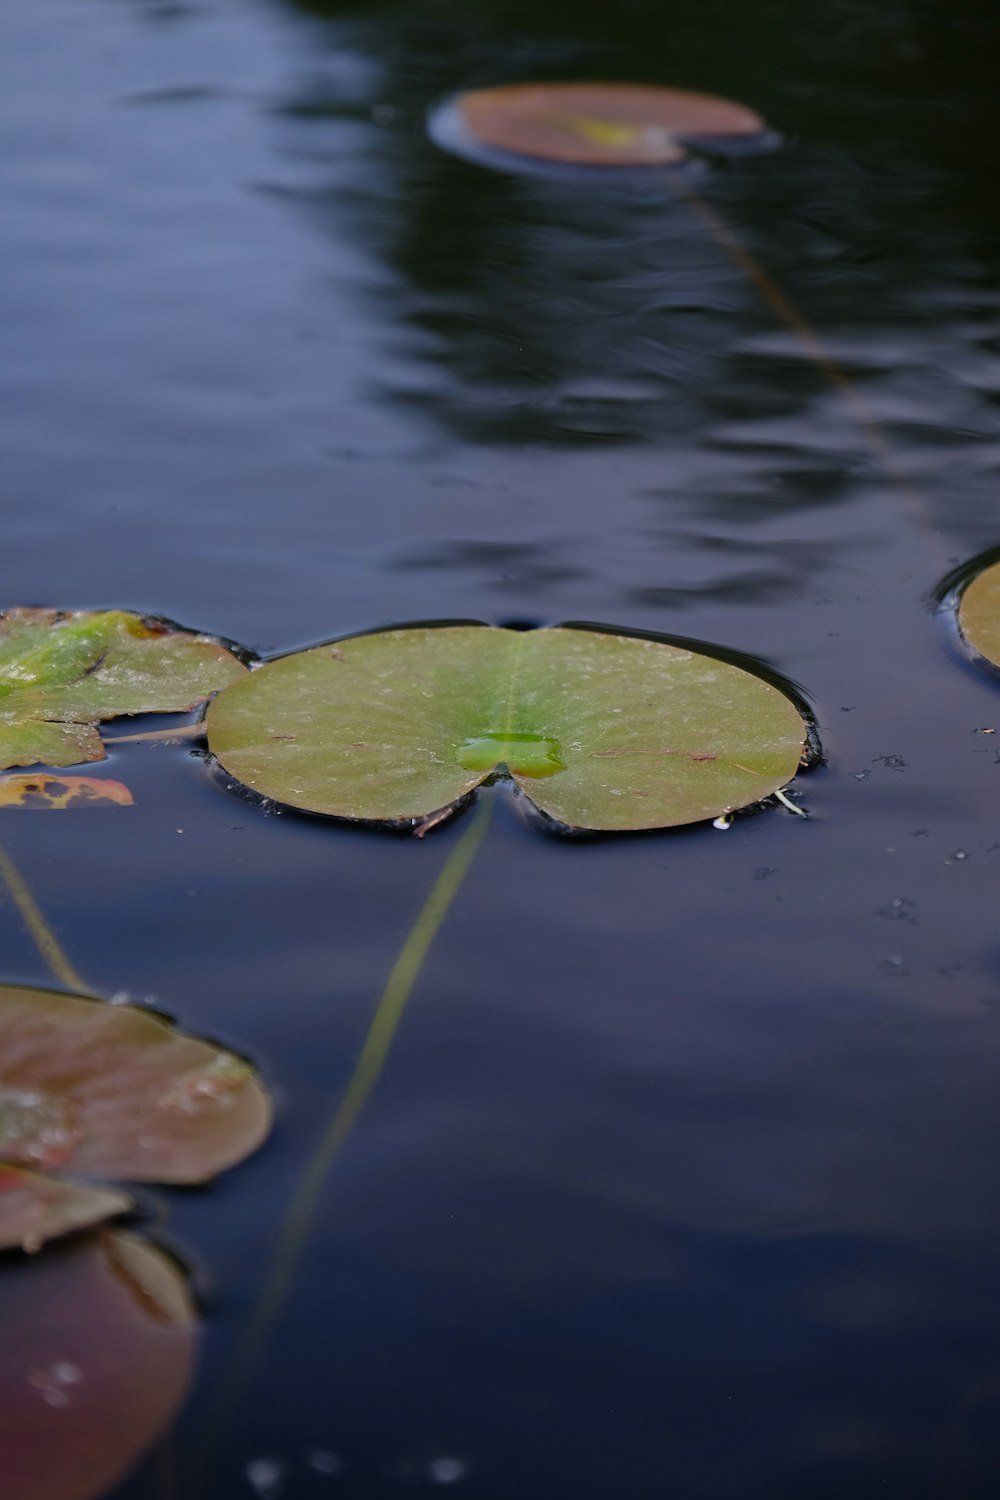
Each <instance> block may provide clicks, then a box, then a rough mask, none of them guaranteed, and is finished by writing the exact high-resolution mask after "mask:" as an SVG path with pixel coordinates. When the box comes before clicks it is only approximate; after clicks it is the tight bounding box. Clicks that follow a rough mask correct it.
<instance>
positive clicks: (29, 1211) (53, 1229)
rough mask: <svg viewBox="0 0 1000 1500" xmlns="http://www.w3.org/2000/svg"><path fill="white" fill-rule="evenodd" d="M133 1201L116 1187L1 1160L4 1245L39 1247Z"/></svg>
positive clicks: (0, 1229) (110, 1216) (0, 1208)
mask: <svg viewBox="0 0 1000 1500" xmlns="http://www.w3.org/2000/svg"><path fill="white" fill-rule="evenodd" d="M2 1128H3V1127H2V1122H0V1131H2ZM131 1206H132V1204H131V1199H130V1198H127V1197H126V1196H125V1194H124V1193H120V1192H118V1191H117V1190H116V1189H113V1188H98V1187H90V1186H89V1185H88V1184H86V1183H79V1182H63V1181H61V1180H60V1179H59V1178H57V1177H46V1176H44V1175H42V1174H40V1173H38V1172H26V1171H24V1170H22V1169H21V1168H20V1167H8V1166H3V1165H0V1250H13V1249H18V1248H19V1249H21V1250H29V1251H34V1250H39V1249H41V1247H42V1245H44V1244H45V1242H46V1241H47V1240H51V1239H56V1238H57V1237H58V1236H59V1235H63V1234H73V1233H75V1231H76V1230H78V1229H89V1228H91V1227H92V1226H93V1225H94V1224H100V1223H101V1222H102V1221H103V1220H104V1219H113V1218H116V1217H117V1216H118V1215H119V1214H123V1213H127V1212H128V1210H129V1208H130V1207H131Z"/></svg>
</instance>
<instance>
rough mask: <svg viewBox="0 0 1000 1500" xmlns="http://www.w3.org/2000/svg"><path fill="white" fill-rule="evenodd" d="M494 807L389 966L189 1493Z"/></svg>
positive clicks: (486, 804)
mask: <svg viewBox="0 0 1000 1500" xmlns="http://www.w3.org/2000/svg"><path fill="white" fill-rule="evenodd" d="M494 801H495V798H493V797H482V798H480V799H479V805H478V807H477V808H476V810H475V812H474V813H473V815H472V819H471V821H470V823H469V824H468V826H467V827H466V828H465V830H464V831H463V833H462V835H461V837H460V838H459V839H458V841H457V843H456V844H455V846H454V848H453V849H452V851H451V853H450V854H449V856H448V858H447V859H446V861H445V863H444V866H443V868H442V870H441V873H440V875H439V876H438V878H437V880H436V881H435V883H434V887H433V889H432V890H431V893H430V895H429V896H428V898H427V900H426V901H425V903H424V905H423V907H422V908H421V910H420V913H419V915H418V916H417V919H416V921H415V922H414V924H413V926H412V927H411V929H410V931H409V934H408V936H407V938H406V941H405V942H404V944H403V946H402V948H401V949H400V952H399V956H398V958H397V959H396V962H395V963H394V964H393V967H392V970H391V972H390V974H389V978H388V980H387V981H386V985H385V989H384V990H383V991H382V995H381V998H380V999H379V1002H378V1005H377V1006H376V1008H375V1014H374V1016H373V1017H372V1021H371V1025H370V1026H369V1028H368V1034H367V1036H366V1037H365V1040H364V1044H363V1046H362V1048H361V1052H360V1054H359V1056H358V1060H357V1062H356V1063H355V1066H354V1072H353V1073H352V1074H351V1077H350V1079H349V1081H348V1084H347V1088H346V1090H345V1091H344V1093H343V1095H342V1096H341V1098H340V1101H339V1103H338V1104H337V1107H336V1109H335V1110H334V1112H333V1114H332V1115H331V1117H330V1120H329V1123H328V1124H327V1126H326V1128H325V1130H324V1131H323V1134H322V1135H321V1137H320V1139H319V1141H318V1143H317V1145H316V1147H315V1149H314V1151H313V1153H312V1155H311V1156H310V1157H309V1159H308V1160H307V1162H306V1164H305V1167H304V1168H303V1170H302V1174H301V1176H300V1177H299V1180H298V1183H297V1185H296V1188H295V1191H294V1193H293V1195H292V1200H291V1202H290V1203H289V1205H288V1210H287V1212H286V1214H285V1218H284V1222H283V1223H282V1226H281V1231H280V1234H279V1236H278V1241H277V1245H276V1246H275V1250H274V1254H273V1256H272V1258H271V1262H270V1265H269V1267H268V1271H267V1276H266V1279H265V1281H264V1285H263V1287H262V1288H261V1292H260V1295H259V1297H258V1299H257V1302H256V1304H255V1306H254V1308H253V1310H252V1312H251V1315H250V1320H249V1323H248V1325H247V1328H246V1332H245V1334H244V1336H243V1338H242V1339H241V1341H240V1343H239V1345H238V1347H237V1350H236V1353H235V1355H234V1357H233V1361H232V1365H231V1376H230V1379H229V1381H228V1382H227V1383H226V1385H225V1386H224V1388H223V1394H222V1397H221V1398H220V1402H219V1407H218V1409H217V1412H216V1415H215V1418H214V1420H213V1422H212V1425H211V1428H210V1431H209V1433H208V1434H207V1435H206V1440H205V1445H204V1448H203V1451H202V1464H201V1466H200V1467H201V1473H200V1474H199V1475H197V1476H196V1478H197V1480H198V1481H199V1482H198V1483H196V1485H195V1486H194V1487H193V1490H194V1493H195V1494H201V1493H203V1486H202V1483H201V1481H202V1479H204V1478H205V1477H206V1476H207V1470H208V1460H209V1456H210V1454H211V1451H212V1449H213V1448H214V1447H215V1446H216V1444H217V1443H218V1442H219V1441H220V1440H221V1439H222V1438H223V1437H224V1435H225V1433H226V1431H227V1429H228V1428H229V1425H230V1423H231V1421H232V1418H233V1416H234V1415H235V1412H236V1409H237V1407H238V1405H239V1402H240V1399H241V1398H242V1396H243V1394H244V1392H245V1391H246V1389H247V1387H248V1386H249V1384H250V1382H251V1380H252V1379H253V1376H254V1374H255V1372H256V1370H257V1367H258V1365H259V1362H260V1358H261V1355H262V1354H263V1351H264V1349H265V1347H266V1345H267V1342H268V1339H269V1338H270V1336H271V1334H272V1332H273V1331H274V1328H275V1326H276V1325H277V1323H278V1320H279V1318H280V1316H281V1313H282V1311H283V1309H284V1306H285V1303H286V1301H287V1299H288V1296H289V1293H290V1291H291V1289H292V1283H293V1280H294V1277H295V1272H296V1270H297V1268H298V1264H299V1260H300V1259H301V1256H302V1252H303V1249H304V1248H305V1244H306V1241H307V1239H308V1237H309V1233H310V1230H311V1229H312V1226H313V1221H314V1219H315V1217H316V1212H317V1209H318V1208H319V1203H320V1198H321V1196H322V1193H323V1187H324V1184H325V1181H326V1177H327V1173H328V1172H329V1170H330V1167H331V1166H332V1164H333V1162H334V1160H335V1158H336V1157H337V1155H338V1153H339V1152H340V1151H341V1149H342V1148H343V1146H344V1143H345V1142H346V1140H347V1138H348V1136H349V1135H350V1133H351V1131H352V1129H353V1128H354V1126H355V1124H356V1123H357V1120H358V1117H359V1115H360V1114H361V1111H362V1110H363V1109H364V1106H365V1104H366V1103H367V1101H368V1099H369V1097H370V1096H371V1093H372V1090H373V1089H374V1088H375V1085H376V1084H377V1083H378V1080H379V1078H380V1076H381V1074H382V1070H383V1068H384V1067H385V1064H386V1060H387V1058H388V1056H389V1051H390V1049H391V1047H392V1043H393V1039H394V1037H395V1035H396V1032H397V1030H398V1028H399V1023H400V1021H401V1020H402V1018H403V1012H404V1010H405V1009H406V1004H407V1001H408V1000H409V998H410V995H411V994H412V993H413V988H414V985H415V984H416V982H417V979H418V978H419V976H420V971H421V969H422V968H423V965H424V960H425V959H426V957H427V954H428V952H429V950H430V947H431V944H432V943H433V941H434V938H435V937H436V936H437V933H438V929H439V928H440V926H441V924H442V922H443V921H444V919H445V917H446V916H447V914H448V911H449V909H450V908H451V905H452V903H453V901H454V900H455V897H456V896H457V895H458V893H459V890H460V889H461V887H462V884H463V882H464V880H465V877H466V875H467V874H468V871H469V867H470V865H471V864H472V861H473V859H474V858H475V856H476V853H477V851H478V849H479V846H480V845H481V844H482V842H483V839H484V838H485V836H486V831H487V829H488V827H489V824H490V819H491V817H492V813H493V804H494Z"/></svg>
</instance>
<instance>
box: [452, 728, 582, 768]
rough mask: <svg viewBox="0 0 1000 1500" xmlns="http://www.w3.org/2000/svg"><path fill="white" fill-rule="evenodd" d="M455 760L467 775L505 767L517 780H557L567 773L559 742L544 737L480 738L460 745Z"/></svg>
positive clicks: (509, 736) (503, 735)
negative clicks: (525, 778) (539, 777)
mask: <svg viewBox="0 0 1000 1500" xmlns="http://www.w3.org/2000/svg"><path fill="white" fill-rule="evenodd" d="M456 758H457V760H458V763H459V765H460V766H464V767H465V769H466V770H467V771H492V770H493V769H494V767H496V766H498V765H506V767H507V769H508V770H509V771H511V772H512V773H514V774H516V775H518V776H555V775H556V774H557V773H558V772H559V771H565V769H566V764H565V762H564V761H563V760H562V758H561V756H560V754H559V745H558V743H557V741H556V740H550V739H547V738H546V737H545V735H543V734H506V733H503V732H501V733H497V734H492V733H491V734H477V735H474V736H473V737H472V739H468V740H465V741H464V742H463V743H462V744H461V745H459V747H458V751H457V756H456Z"/></svg>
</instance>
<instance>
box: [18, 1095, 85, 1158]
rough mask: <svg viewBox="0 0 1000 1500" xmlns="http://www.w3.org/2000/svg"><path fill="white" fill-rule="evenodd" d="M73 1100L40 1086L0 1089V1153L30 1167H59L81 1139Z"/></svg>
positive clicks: (71, 1153)
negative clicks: (42, 1089)
mask: <svg viewBox="0 0 1000 1500" xmlns="http://www.w3.org/2000/svg"><path fill="white" fill-rule="evenodd" d="M80 1134H81V1132H80V1128H79V1126H78V1125H77V1122H76V1119H75V1111H74V1109H73V1104H72V1101H71V1100H69V1099H65V1098H60V1097H58V1096H56V1095H53V1094H44V1093H42V1091H41V1090H40V1089H10V1088H0V1154H2V1155H3V1157H4V1158H5V1159H6V1160H7V1161H9V1162H19V1163H22V1164H23V1165H25V1166H32V1167H61V1166H64V1165H65V1163H66V1162H68V1161H69V1159H70V1157H71V1156H72V1155H73V1152H74V1151H75V1150H76V1147H77V1144H78V1142H79V1140H80Z"/></svg>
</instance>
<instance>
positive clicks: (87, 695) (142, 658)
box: [0, 609, 246, 768]
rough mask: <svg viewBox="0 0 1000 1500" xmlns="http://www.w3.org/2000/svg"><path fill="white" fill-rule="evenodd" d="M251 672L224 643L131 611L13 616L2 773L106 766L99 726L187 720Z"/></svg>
mask: <svg viewBox="0 0 1000 1500" xmlns="http://www.w3.org/2000/svg"><path fill="white" fill-rule="evenodd" d="M245 671H246V668H245V667H244V666H243V664H242V663H241V662H239V661H238V660H237V659H236V657H235V656H234V655H233V654H232V652H231V651H229V650H227V649H226V647H225V646H222V645H220V643H219V642H218V641H215V640H212V639H210V638H209V637H208V636H200V635H191V634H190V633H189V632H187V631H182V630H176V629H174V628H173V627H171V626H169V625H166V624H164V623H163V622H162V621H158V620H150V619H145V618H143V617H142V616H140V615H135V614H128V613H126V612H125V611H124V610H102V611H99V612H94V613H92V612H86V611H81V612H78V613H75V614H66V613H63V612H61V611H59V610H55V609H11V610H8V611H7V613H6V614H4V615H0V768H6V767H7V766H30V765H35V764H42V765H47V766H71V765H76V764H78V763H79V762H81V761H90V760H103V759H104V747H103V745H102V743H101V737H100V734H99V733H98V730H97V727H96V726H97V724H98V723H99V721H100V720H102V719H112V718H115V717H116V716H117V715H119V714H142V713H181V712H185V711H187V710H189V709H192V708H196V707H197V706H198V704H199V703H202V702H203V701H204V700H205V699H206V698H207V697H208V696H209V694H210V693H213V692H215V691H216V690H217V689H218V688H221V687H224V686H225V685H226V684H227V683H229V682H232V681H234V679H235V678H237V677H240V676H242V675H243V674H244V672H245Z"/></svg>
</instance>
